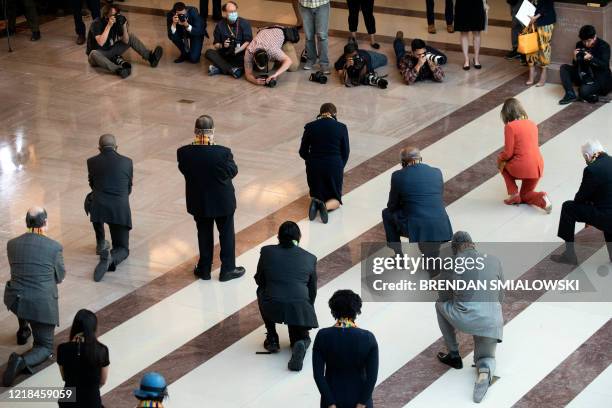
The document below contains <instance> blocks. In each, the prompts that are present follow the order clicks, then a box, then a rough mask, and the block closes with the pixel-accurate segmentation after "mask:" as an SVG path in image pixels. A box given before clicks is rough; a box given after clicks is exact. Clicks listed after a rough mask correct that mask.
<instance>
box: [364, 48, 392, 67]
mask: <svg viewBox="0 0 612 408" xmlns="http://www.w3.org/2000/svg"><path fill="white" fill-rule="evenodd" d="M366 52H367V53H368V55H369V56H370V61H372V71H374V70H375V69H376V68H380V67H384V66H385V65H387V56H386V55H385V54H381V53H380V52H375V51H366Z"/></svg>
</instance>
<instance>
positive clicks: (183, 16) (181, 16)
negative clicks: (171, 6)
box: [177, 14, 187, 23]
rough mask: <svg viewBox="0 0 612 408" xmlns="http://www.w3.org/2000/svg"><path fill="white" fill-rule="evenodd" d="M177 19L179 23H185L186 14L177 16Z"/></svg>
mask: <svg viewBox="0 0 612 408" xmlns="http://www.w3.org/2000/svg"><path fill="white" fill-rule="evenodd" d="M177 17H178V19H179V21H180V22H181V23H184V22H185V21H187V14H177Z"/></svg>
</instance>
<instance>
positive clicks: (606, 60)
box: [573, 37, 612, 90]
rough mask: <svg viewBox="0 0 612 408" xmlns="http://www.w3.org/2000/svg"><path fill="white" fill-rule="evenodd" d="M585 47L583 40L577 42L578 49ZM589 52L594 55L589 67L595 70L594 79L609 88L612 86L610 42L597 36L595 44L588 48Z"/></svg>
mask: <svg viewBox="0 0 612 408" xmlns="http://www.w3.org/2000/svg"><path fill="white" fill-rule="evenodd" d="M579 48H585V46H584V43H583V42H582V41H578V42H577V43H576V49H579ZM587 51H588V52H589V54H591V55H592V56H593V58H592V59H591V60H589V61H588V64H587V65H588V67H589V68H590V69H591V71H592V72H593V79H594V80H595V81H596V82H598V83H600V84H604V86H605V87H606V90H607V89H610V87H612V83H611V82H612V71H610V44H608V43H607V42H605V41H604V40H603V39H601V38H599V37H597V40H596V41H595V44H593V46H592V47H591V48H587ZM573 62H574V65H577V62H576V60H574V61H573Z"/></svg>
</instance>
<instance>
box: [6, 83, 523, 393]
mask: <svg viewBox="0 0 612 408" xmlns="http://www.w3.org/2000/svg"><path fill="white" fill-rule="evenodd" d="M524 89H525V85H524V76H523V75H519V76H517V77H515V78H513V79H511V80H509V81H507V82H506V83H504V84H502V85H500V86H498V87H497V88H495V89H493V90H491V91H489V92H487V93H486V94H484V95H482V96H481V97H479V98H477V99H475V100H473V101H472V102H470V103H468V104H466V105H464V106H462V107H460V108H458V109H457V110H455V111H454V112H452V113H450V114H448V115H447V116H445V117H443V118H441V119H440V120H438V121H436V122H434V123H432V124H431V125H429V126H427V127H425V128H424V129H421V130H419V131H417V132H416V133H414V134H412V135H409V136H407V137H406V138H405V139H403V140H402V141H401V142H398V143H396V144H395V145H393V146H391V147H389V148H388V149H386V150H384V151H383V152H381V153H379V154H377V155H376V156H373V157H371V158H370V159H367V160H365V161H364V162H362V163H360V164H359V165H357V166H355V167H354V168H353V169H351V170H349V171H348V172H347V173H346V174H345V176H344V188H343V190H344V194H347V193H348V192H350V191H352V190H354V189H355V188H357V187H359V186H361V185H362V184H364V183H366V182H368V181H369V180H371V179H372V178H374V177H376V176H378V175H379V174H382V173H384V172H385V171H387V170H388V169H389V168H391V167H393V166H395V165H396V164H397V162H398V151H399V149H401V148H402V147H403V146H405V145H406V144H407V143H408V142H410V144H411V145H414V146H417V147H419V148H421V149H424V148H426V147H427V146H430V145H431V144H433V143H435V142H437V141H439V140H441V139H442V138H444V137H446V136H447V135H449V134H450V133H452V132H454V131H455V130H457V129H459V128H461V127H463V126H464V125H465V124H467V123H469V122H471V121H473V120H475V119H477V118H478V117H479V116H481V115H482V114H484V113H485V112H487V111H488V110H489V109H491V107H493V106H497V105H499V104H501V103H503V102H504V100H505V99H507V98H510V97H512V96H514V95H516V94H518V93H520V92H521V91H523V90H524ZM308 205H309V197H308V195H303V196H301V197H299V198H298V199H296V200H295V201H293V202H291V203H289V204H287V205H286V206H285V207H282V208H280V209H279V210H277V211H275V212H273V213H272V214H270V215H268V216H266V217H264V218H262V219H261V220H259V221H257V222H256V223H254V224H252V225H250V226H248V227H246V228H244V229H243V230H241V231H238V232H237V233H236V255H237V256H239V255H241V254H243V253H245V252H246V251H248V250H250V249H252V248H253V247H255V246H257V245H259V244H260V243H262V242H263V241H265V240H266V239H268V238H269V237H271V236H274V235H276V232H277V229H278V226H279V225H280V224H281V223H282V222H283V221H286V220H289V219H291V220H300V219H303V218H304V217H305V215H306V213H307V208H308ZM213 259H214V262H215V263H214V265H213V270H214V268H218V266H219V265H218V259H219V246H218V245H215V249H214V257H213ZM196 262H197V257H194V258H192V259H191V260H189V261H186V262H184V263H182V264H180V265H178V266H177V267H175V268H173V269H171V270H169V271H168V272H166V273H165V274H163V275H162V276H160V277H158V278H155V279H154V280H152V281H151V282H148V283H146V284H145V285H143V286H141V287H140V288H138V289H136V290H134V291H132V292H130V293H128V294H127V295H125V296H123V297H122V298H120V299H117V300H116V301H114V302H112V303H110V304H108V305H107V306H105V307H103V308H102V309H100V310H98V311H97V312H96V315H97V317H98V335H99V336H101V335H103V334H104V333H106V332H108V331H109V330H111V329H113V328H114V327H117V326H118V325H120V324H122V323H124V322H126V321H127V320H129V319H131V318H132V317H134V316H136V315H138V314H139V313H141V312H143V311H144V310H146V309H148V308H149V307H151V306H153V305H154V304H156V303H157V302H159V301H160V300H162V299H164V298H166V297H168V296H170V295H172V294H173V293H176V292H177V291H179V290H181V289H183V288H184V287H186V286H187V285H189V284H191V283H193V281H194V279H195V278H194V276H193V273H192V270H193V265H194V264H195V263H196ZM69 333H70V329H69V328H66V329H64V330H62V331H61V332H59V333H57V334H56V335H55V344H56V346H57V345H58V344H60V343H62V342H65V341H67V340H68V336H69ZM51 363H53V360H49V362H47V363H44V364H43V365H41V366H40V368H41V369H42V368H44V367H46V366H47V365H49V364H51ZM4 367H5V366H4V365H3V366H2V367H0V372H1V371H4ZM25 378H26V376H25V375H22V376H20V377H18V378H17V379H16V381H15V384H19V382H21V381H23V380H24V379H25Z"/></svg>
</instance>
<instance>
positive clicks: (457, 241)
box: [451, 231, 476, 255]
mask: <svg viewBox="0 0 612 408" xmlns="http://www.w3.org/2000/svg"><path fill="white" fill-rule="evenodd" d="M475 247H476V245H475V244H474V241H472V237H471V236H470V234H468V233H467V232H465V231H457V232H455V233H454V234H453V239H452V240H451V248H452V249H453V254H455V255H457V253H459V252H463V251H465V250H466V249H474V248H475Z"/></svg>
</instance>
